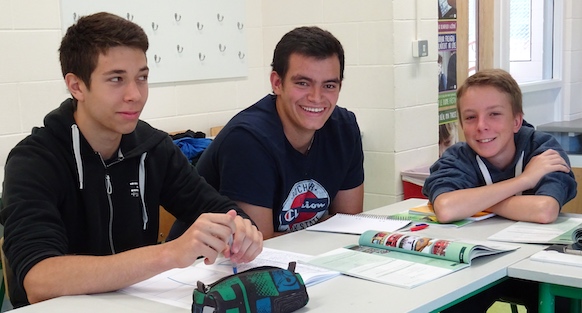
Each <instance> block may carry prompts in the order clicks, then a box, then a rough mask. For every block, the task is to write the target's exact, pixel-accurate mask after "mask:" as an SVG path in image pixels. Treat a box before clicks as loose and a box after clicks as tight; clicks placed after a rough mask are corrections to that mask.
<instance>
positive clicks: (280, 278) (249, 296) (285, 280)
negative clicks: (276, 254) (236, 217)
mask: <svg viewBox="0 0 582 313" xmlns="http://www.w3.org/2000/svg"><path fill="white" fill-rule="evenodd" d="M295 266H296V263H295V262H290V263H289V267H288V268H287V269H282V268H279V267H274V266H260V267H255V268H252V269H249V270H246V271H243V272H240V273H237V274H233V275H230V276H227V277H224V278H222V279H219V280H218V281H216V282H214V283H212V284H210V285H205V284H204V283H203V282H201V281H198V283H197V284H196V288H195V289H194V292H193V295H192V299H193V302H192V313H210V312H214V313H225V312H228V313H259V312H260V313H286V312H293V311H295V310H297V309H299V308H302V307H304V306H305V305H306V304H307V302H308V301H309V296H308V295H307V289H306V288H305V284H304V282H303V278H302V277H301V275H300V274H299V273H295Z"/></svg>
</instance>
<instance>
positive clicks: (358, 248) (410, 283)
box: [305, 230, 519, 288]
mask: <svg viewBox="0 0 582 313" xmlns="http://www.w3.org/2000/svg"><path fill="white" fill-rule="evenodd" d="M358 243H359V244H358V245H350V246H346V247H343V248H339V249H335V250H332V251H329V252H327V253H324V254H321V255H318V256H315V257H313V258H310V259H307V260H305V262H306V263H308V264H312V265H316V266H321V267H323V268H326V269H329V270H333V271H338V272H341V273H343V274H346V275H350V276H354V277H358V278H363V279H367V280H371V281H375V282H379V283H383V284H388V285H394V286H399V287H404V288H412V287H416V286H418V285H421V284H424V283H427V282H429V281H432V280H434V279H436V278H439V277H442V276H445V275H447V274H450V273H452V272H455V271H458V270H460V269H463V268H466V267H468V266H470V264H471V260H473V259H474V258H476V257H479V256H485V255H491V254H497V253H502V252H506V251H512V250H516V249H518V248H519V247H518V246H515V245H508V244H499V243H492V242H482V241H472V240H463V241H457V240H447V239H439V238H429V237H425V236H422V235H416V234H413V233H410V232H384V231H376V230H369V231H366V232H364V233H363V234H362V235H361V236H360V237H359V242H358Z"/></svg>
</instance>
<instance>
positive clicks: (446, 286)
mask: <svg viewBox="0 0 582 313" xmlns="http://www.w3.org/2000/svg"><path fill="white" fill-rule="evenodd" d="M425 201H426V200H419V199H409V200H406V201H403V202H399V203H397V204H393V205H390V206H386V207H382V208H379V209H376V210H373V211H370V212H372V213H376V214H390V213H398V212H402V211H405V210H407V209H409V208H411V207H413V206H416V205H419V204H422V203H424V202H425ZM367 213H369V212H367ZM511 223H513V222H512V221H509V220H506V219H502V218H498V217H494V218H491V219H488V220H485V221H480V222H477V223H473V224H470V225H467V226H464V227H460V228H445V227H438V226H430V227H429V228H427V229H425V230H422V231H421V232H422V233H425V234H427V235H429V236H432V237H440V238H451V239H454V238H459V239H474V240H485V239H486V238H487V237H488V236H490V235H492V234H494V233H495V232H497V231H499V230H501V229H503V228H505V227H507V226H509V225H510V224H511ZM357 240H358V236H357V235H345V234H333V233H320V232H311V231H299V232H294V233H291V234H287V235H284V236H280V237H277V238H273V239H270V240H267V241H265V246H266V247H270V248H276V249H281V250H288V251H292V252H299V253H305V254H313V255H315V254H320V253H323V252H326V251H329V250H332V249H335V248H339V247H343V246H346V245H348V244H354V243H357ZM541 249H543V246H539V245H521V248H520V249H518V250H517V251H513V252H509V253H504V254H500V255H494V256H486V257H480V258H477V259H476V260H474V261H473V263H472V265H471V267H469V268H466V269H462V270H460V271H457V272H454V273H452V274H450V275H447V276H445V277H442V278H439V279H437V280H434V281H431V282H429V283H426V284H424V285H421V286H418V287H416V288H413V289H404V288H399V287H394V286H389V285H383V284H379V283H374V282H370V281H366V280H362V279H356V278H352V277H347V276H340V277H337V278H334V279H331V280H328V281H325V282H323V283H320V284H318V285H315V286H312V287H309V289H308V293H309V298H310V300H309V303H308V304H307V306H306V307H305V308H302V309H301V310H299V311H298V312H381V311H387V312H423V313H424V312H430V311H434V310H437V309H439V308H442V307H443V306H447V305H448V304H449V303H452V302H454V301H456V300H457V299H460V298H463V297H466V296H468V295H472V294H474V293H477V292H479V291H480V290H481V289H483V288H486V287H488V286H489V285H491V284H495V283H496V282H497V281H499V280H501V279H503V278H505V277H506V276H507V268H508V267H509V266H510V265H512V264H514V263H516V262H518V261H521V260H523V259H525V258H527V257H529V256H530V255H532V254H534V253H535V252H537V251H540V250H541ZM79 311H83V312H130V313H132V312H171V313H174V312H175V313H178V312H181V313H186V312H189V310H184V309H181V308H176V307H171V306H168V305H164V304H161V303H156V302H152V301H148V300H143V299H140V298H136V297H132V296H129V295H124V294H121V293H105V294H97V295H90V296H74V297H60V298H56V299H52V300H48V301H44V302H41V303H38V304H35V305H30V306H27V307H24V308H21V309H18V310H15V311H14V312H15V313H26V312H45V313H48V312H65V313H66V312H75V313H76V312H79Z"/></svg>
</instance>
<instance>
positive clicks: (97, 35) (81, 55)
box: [59, 12, 149, 88]
mask: <svg viewBox="0 0 582 313" xmlns="http://www.w3.org/2000/svg"><path fill="white" fill-rule="evenodd" d="M119 46H124V47H132V48H137V49H140V50H142V51H143V52H144V53H146V51H147V50H148V47H149V43H148V37H147V35H146V33H145V32H144V30H143V29H142V28H141V27H140V26H139V25H137V24H135V23H133V22H130V21H128V20H126V19H124V18H122V17H119V16H117V15H114V14H111V13H106V12H100V13H95V14H92V15H88V16H83V17H81V18H79V20H78V21H77V22H76V23H75V24H73V25H71V26H70V27H69V28H68V29H67V33H66V34H65V36H64V37H63V39H62V41H61V46H60V48H59V58H60V61H61V71H62V73H63V77H64V76H65V75H67V74H68V73H73V74H75V75H76V76H77V77H79V79H81V80H82V81H83V82H84V83H85V85H86V86H87V88H90V85H91V73H93V71H94V70H95V68H96V67H97V61H98V60H99V55H100V54H106V53H107V51H108V50H109V48H113V47H119Z"/></svg>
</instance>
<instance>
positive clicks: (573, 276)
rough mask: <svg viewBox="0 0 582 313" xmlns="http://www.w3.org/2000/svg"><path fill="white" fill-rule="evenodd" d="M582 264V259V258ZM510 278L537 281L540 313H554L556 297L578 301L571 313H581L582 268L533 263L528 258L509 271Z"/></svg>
mask: <svg viewBox="0 0 582 313" xmlns="http://www.w3.org/2000/svg"><path fill="white" fill-rule="evenodd" d="M581 262H582V258H581ZM507 274H508V276H509V277H514V278H521V279H526V280H531V281H536V282H539V283H541V284H540V308H539V309H540V312H541V313H548V312H554V302H555V296H563V297H568V298H574V299H578V300H577V301H573V304H572V305H573V306H572V307H571V312H580V300H579V299H582V267H577V266H569V265H562V264H554V263H545V262H537V261H532V260H530V259H529V258H526V259H524V260H522V261H519V262H517V263H515V264H513V265H511V266H510V267H509V268H508V269H507Z"/></svg>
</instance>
